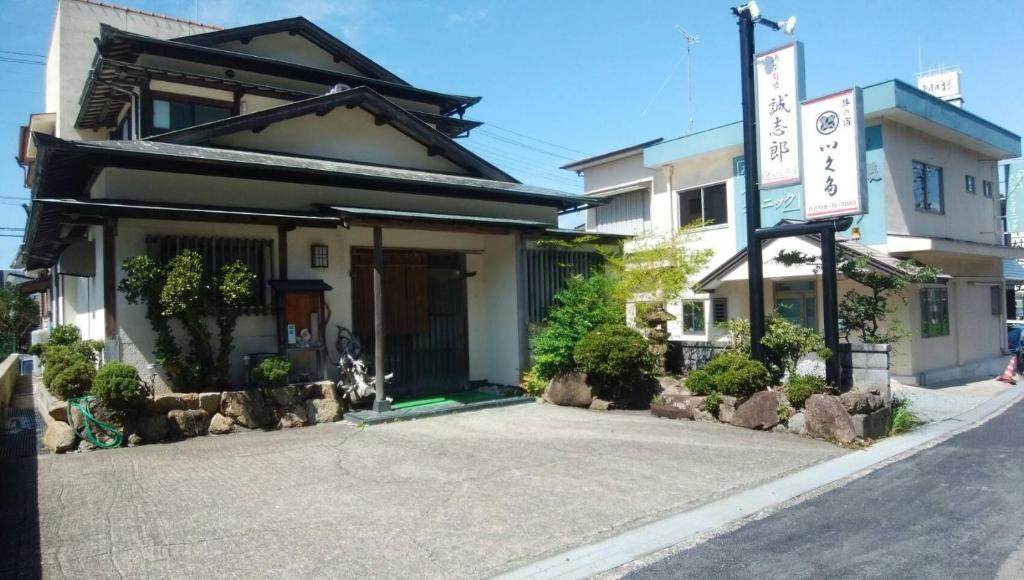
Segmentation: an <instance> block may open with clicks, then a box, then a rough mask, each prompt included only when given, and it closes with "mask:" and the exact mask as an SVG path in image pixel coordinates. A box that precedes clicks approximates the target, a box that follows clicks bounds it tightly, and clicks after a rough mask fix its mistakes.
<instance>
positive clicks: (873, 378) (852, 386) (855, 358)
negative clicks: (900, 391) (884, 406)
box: [839, 344, 892, 403]
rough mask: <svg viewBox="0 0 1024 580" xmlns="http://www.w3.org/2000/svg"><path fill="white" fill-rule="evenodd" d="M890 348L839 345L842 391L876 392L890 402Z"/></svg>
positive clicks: (870, 345)
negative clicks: (875, 390) (876, 390)
mask: <svg viewBox="0 0 1024 580" xmlns="http://www.w3.org/2000/svg"><path fill="white" fill-rule="evenodd" d="M891 354H892V347H891V346H889V345H888V344H840V345H839V364H840V366H841V368H842V374H841V384H842V389H843V390H844V391H846V390H857V391H871V390H874V389H878V391H879V392H880V393H881V394H882V396H883V397H884V398H885V401H886V403H888V402H889V400H890V395H889V357H890V355H891Z"/></svg>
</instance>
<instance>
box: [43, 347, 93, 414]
mask: <svg viewBox="0 0 1024 580" xmlns="http://www.w3.org/2000/svg"><path fill="white" fill-rule="evenodd" d="M80 344H81V343H76V345H72V346H61V345H52V346H48V347H47V348H46V365H45V366H44V367H43V384H44V385H46V388H47V390H49V391H50V392H51V393H52V394H53V396H55V397H57V398H58V399H61V400H67V399H70V398H72V397H81V396H82V395H85V394H86V393H88V392H89V389H90V388H92V381H93V378H95V376H96V360H95V359H94V358H93V357H92V356H90V354H88V352H89V351H87V349H84V348H82V347H80V346H78V345H80Z"/></svg>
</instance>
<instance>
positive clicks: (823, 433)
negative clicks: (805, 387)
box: [805, 395, 857, 443]
mask: <svg viewBox="0 0 1024 580" xmlns="http://www.w3.org/2000/svg"><path fill="white" fill-rule="evenodd" d="M805 412H806V416H807V434H808V435H810V436H811V437H817V438H819V439H830V440H833V441H837V442H839V443H850V442H852V441H853V440H854V439H856V438H857V433H856V432H855V431H854V430H853V420H852V419H851V418H850V415H849V413H847V412H846V408H845V407H843V403H842V402H841V401H840V399H839V397H835V396H832V395H811V396H810V398H808V399H807V403H806V411H805Z"/></svg>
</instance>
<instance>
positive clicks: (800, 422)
mask: <svg viewBox="0 0 1024 580" xmlns="http://www.w3.org/2000/svg"><path fill="white" fill-rule="evenodd" d="M786 428H787V430H788V431H789V432H790V433H793V434H794V435H807V415H806V414H805V413H804V412H803V411H800V412H799V413H796V414H795V415H793V416H791V417H790V418H789V420H788V421H786Z"/></svg>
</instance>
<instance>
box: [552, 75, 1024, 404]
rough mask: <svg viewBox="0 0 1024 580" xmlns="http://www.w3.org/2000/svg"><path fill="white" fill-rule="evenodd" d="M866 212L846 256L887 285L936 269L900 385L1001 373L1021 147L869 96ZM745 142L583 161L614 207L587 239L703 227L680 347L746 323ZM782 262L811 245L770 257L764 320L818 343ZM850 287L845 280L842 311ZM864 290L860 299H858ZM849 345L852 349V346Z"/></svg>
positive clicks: (769, 252)
mask: <svg viewBox="0 0 1024 580" xmlns="http://www.w3.org/2000/svg"><path fill="white" fill-rule="evenodd" d="M863 99H864V111H865V121H866V122H865V127H866V129H865V142H866V144H867V147H866V149H867V152H866V168H867V188H868V210H869V211H868V212H867V213H866V214H864V215H862V216H858V217H856V218H855V219H854V223H853V226H852V227H851V228H850V230H847V231H845V232H842V233H841V234H840V243H841V244H842V245H843V246H844V247H845V248H847V249H848V250H851V251H854V252H860V253H862V254H865V255H867V256H868V257H869V258H870V263H871V265H872V267H874V268H875V269H877V270H879V271H882V272H887V271H888V272H892V271H893V270H894V269H896V268H898V267H899V260H901V259H904V258H911V259H914V260H918V261H919V262H921V263H924V264H928V265H932V266H936V267H938V268H940V269H941V270H942V272H943V275H942V276H941V277H940V279H939V280H938V281H937V283H935V284H928V285H923V286H915V287H911V288H908V289H907V290H906V291H904V293H903V296H902V298H903V300H898V299H897V300H894V301H892V302H893V306H895V307H896V312H895V313H894V315H893V317H892V318H893V319H894V320H896V321H898V322H899V323H901V324H902V325H903V327H904V328H905V329H906V330H907V331H909V336H908V337H907V338H906V339H904V340H903V341H902V342H900V343H899V344H896V345H893V355H892V362H891V365H892V369H891V372H892V374H893V375H894V376H895V377H897V378H898V379H900V380H902V381H903V382H910V383H928V384H934V383H936V382H940V381H943V380H950V379H955V378H960V377H966V376H980V375H984V374H987V373H990V372H996V371H998V370H1001V369H1002V367H1003V366H1005V364H1006V357H1005V356H1004V355H1005V354H1006V353H1007V345H1006V328H1005V298H1004V297H1005V292H1004V286H1005V280H1004V278H1003V270H1002V264H1003V259H1004V258H1020V257H1022V255H1024V254H1022V250H1020V249H1018V248H1011V247H1008V246H1006V245H1003V236H1002V225H1001V220H1000V207H999V200H998V196H997V195H996V193H995V191H996V187H995V185H994V184H996V183H997V179H998V177H997V164H998V162H999V161H1000V160H1003V159H1010V158H1014V157H1018V156H1019V155H1020V153H1021V141H1020V137H1019V136H1018V135H1015V134H1014V133H1012V132H1010V131H1007V130H1006V129H1003V128H1001V127H999V126H997V125H995V124H993V123H991V122H989V121H987V120H985V119H982V118H980V117H978V116H976V115H973V114H971V113H970V112H968V111H965V110H963V109H962V108H959V107H956V106H953V105H951V104H949V103H946V102H944V101H942V100H940V99H938V98H935V97H933V96H931V95H929V94H926V93H924V92H922V91H920V90H918V89H916V88H914V87H912V86H910V85H908V84H906V83H904V82H901V81H898V80H892V81H887V82H883V83H879V84H875V85H871V86H868V87H865V88H864V89H863ZM743 166H744V164H743V133H742V127H741V124H740V123H734V124H731V125H726V126H723V127H718V128H715V129H710V130H707V131H703V132H700V133H694V134H691V135H687V136H684V137H679V138H676V139H671V140H663V139H657V140H654V141H649V142H646V143H642V144H640V145H636V146H634V147H629V148H625V149H621V150H617V151H613V152H610V153H606V154H603V155H598V156H595V157H591V158H588V159H583V160H580V161H577V162H575V163H571V164H569V165H566V166H565V167H564V168H565V169H568V170H572V171H577V172H579V173H582V174H583V176H584V186H585V189H586V195H588V196H591V197H597V198H602V199H604V200H605V201H607V202H608V203H607V204H606V205H603V206H600V207H595V208H592V209H589V210H587V212H586V229H587V231H589V232H601V233H615V234H629V235H637V234H644V233H655V234H656V233H664V232H669V231H672V230H673V229H676V228H680V227H681V226H683V225H685V224H689V223H691V222H693V221H695V220H706V221H708V222H711V224H710V225H708V226H706V227H704V228H701V229H700V230H698V232H697V239H696V240H694V242H693V243H694V244H697V245H700V246H702V247H707V248H711V249H713V250H714V257H713V258H712V259H711V261H710V263H709V264H708V266H707V267H706V268H705V269H704V271H703V272H702V273H701V275H700V277H699V278H700V279H699V281H697V284H696V287H695V289H694V291H693V292H690V293H687V294H686V295H685V296H681V297H680V299H679V300H678V301H676V302H674V303H672V304H670V305H669V308H670V311H671V312H673V314H675V315H676V317H677V318H676V320H675V321H674V322H672V323H671V325H670V330H671V334H672V340H676V341H681V342H683V343H684V345H685V344H693V343H703V344H706V343H716V342H723V341H725V340H726V338H725V336H724V332H723V331H722V329H721V328H719V327H717V326H716V325H717V323H720V322H723V321H725V320H728V319H731V318H738V317H740V318H745V317H747V316H748V311H749V309H748V291H747V287H748V286H747V285H748V280H747V263H746V252H745V249H746V244H747V240H746V226H745V219H746V216H745V201H744V200H745V197H744V177H743ZM761 208H762V209H761V211H762V216H761V223H762V224H763V225H766V226H767V225H774V224H776V223H778V222H779V221H781V220H802V219H803V218H804V211H803V205H802V192H801V188H800V186H799V185H797V186H790V187H784V188H779V189H772V190H764V191H762V192H761ZM781 249H799V250H802V251H804V252H805V253H808V254H818V255H820V247H819V246H818V244H817V242H816V240H814V239H812V238H789V239H779V240H773V241H770V242H766V243H765V247H764V260H765V263H764V274H765V292H764V295H765V302H766V303H765V307H766V308H767V309H769V310H777V311H779V313H780V314H782V315H783V316H785V317H786V318H788V319H789V320H791V321H793V322H796V323H799V324H802V325H805V326H808V327H811V328H815V329H818V330H819V331H820V330H822V318H823V317H822V304H821V278H820V276H819V275H818V274H817V272H816V271H815V269H814V268H813V267H792V266H785V265H783V264H780V263H778V262H777V261H776V260H775V259H774V257H775V256H777V255H778V253H779V250H781ZM856 286H857V284H856V283H854V282H852V281H850V280H845V279H840V281H839V292H840V298H841V297H842V295H843V294H845V293H846V292H847V291H848V290H850V289H853V288H855V287H856ZM862 290H863V289H862ZM852 339H853V338H852V337H851V340H852Z"/></svg>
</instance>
